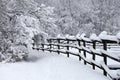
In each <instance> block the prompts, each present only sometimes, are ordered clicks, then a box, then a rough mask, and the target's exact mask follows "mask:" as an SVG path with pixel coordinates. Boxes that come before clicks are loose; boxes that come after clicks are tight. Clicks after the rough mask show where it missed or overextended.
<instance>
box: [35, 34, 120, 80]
mask: <svg viewBox="0 0 120 80" xmlns="http://www.w3.org/2000/svg"><path fill="white" fill-rule="evenodd" d="M119 36H120V33H118V34H117V35H116V36H111V35H107V34H106V33H105V32H102V33H101V34H100V35H99V36H96V35H95V34H92V35H91V36H90V38H87V37H85V34H82V35H81V36H77V37H57V38H50V39H47V40H48V43H42V44H41V47H37V48H35V47H34V46H35V45H34V44H33V49H37V50H43V51H50V52H57V53H58V54H61V53H63V54H67V57H69V56H70V55H74V56H77V57H78V58H79V60H83V61H84V64H85V65H86V64H90V65H92V68H93V69H96V68H95V67H98V68H100V69H102V70H103V74H104V75H105V76H109V77H110V78H111V79H112V80H120V65H108V64H107V63H108V61H107V59H108V58H110V59H112V60H114V61H116V62H118V63H120V53H117V54H115V53H114V52H112V53H111V52H110V51H109V50H108V44H109V46H113V44H114V45H115V46H116V45H117V46H118V47H119V44H120V37H119ZM88 44H89V45H88ZM99 45H101V47H102V48H100V49H98V48H97V46H99ZM73 48H74V49H76V50H78V52H73V51H71V50H70V49H73ZM119 49H120V48H119ZM88 54H91V55H92V58H91V59H88V58H87V57H86V56H87V55H88ZM96 56H99V57H102V58H103V62H101V63H98V62H97V61H96ZM113 70H117V71H118V72H117V73H113V72H112V71H113Z"/></svg>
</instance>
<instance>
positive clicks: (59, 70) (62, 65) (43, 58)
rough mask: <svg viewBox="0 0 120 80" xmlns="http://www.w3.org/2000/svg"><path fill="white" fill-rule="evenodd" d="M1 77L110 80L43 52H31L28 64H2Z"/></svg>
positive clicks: (11, 79) (10, 79)
mask: <svg viewBox="0 0 120 80" xmlns="http://www.w3.org/2000/svg"><path fill="white" fill-rule="evenodd" d="M0 75H1V77H0V80H109V78H107V77H105V76H103V75H102V73H100V72H98V71H96V70H95V71H94V70H92V69H91V68H90V66H85V65H83V63H81V62H80V61H78V60H76V59H72V58H67V57H65V56H63V55H57V54H55V53H54V54H53V53H49V52H45V53H43V52H42V51H39V52H38V51H31V54H30V56H29V59H28V60H27V61H26V62H25V61H23V62H18V63H12V64H11V63H1V64H0Z"/></svg>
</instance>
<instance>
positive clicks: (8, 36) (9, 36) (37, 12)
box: [0, 0, 58, 62]
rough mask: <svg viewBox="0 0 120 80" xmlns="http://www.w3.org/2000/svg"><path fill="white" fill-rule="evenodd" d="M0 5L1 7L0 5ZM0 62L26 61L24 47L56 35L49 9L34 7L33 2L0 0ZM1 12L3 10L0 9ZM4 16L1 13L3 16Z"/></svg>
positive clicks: (27, 0)
mask: <svg viewBox="0 0 120 80" xmlns="http://www.w3.org/2000/svg"><path fill="white" fill-rule="evenodd" d="M2 3H4V5H3V4H2ZM1 6H4V7H3V8H0V11H5V12H2V13H1V14H0V16H3V15H4V16H3V17H2V19H1V18H0V20H1V21H0V23H1V26H0V61H1V62H16V61H20V60H23V59H26V58H27V57H28V54H29V50H28V45H29V44H31V43H32V38H35V37H36V36H37V38H38V39H36V40H37V41H36V43H37V45H38V44H39V43H43V42H45V38H46V37H47V36H48V35H49V36H55V35H57V34H56V33H57V32H58V30H57V26H56V24H55V22H56V19H55V17H54V16H55V14H54V8H53V7H47V6H45V5H43V4H42V5H41V6H38V4H37V3H36V2H34V0H5V1H4V2H3V1H2V0H0V7H1ZM1 9H3V10H1ZM4 13H5V14H4Z"/></svg>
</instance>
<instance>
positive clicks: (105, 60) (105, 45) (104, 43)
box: [103, 41, 107, 76]
mask: <svg viewBox="0 0 120 80" xmlns="http://www.w3.org/2000/svg"><path fill="white" fill-rule="evenodd" d="M103 49H104V50H107V42H105V41H103ZM103 59H104V63H105V65H107V56H106V55H105V54H103ZM104 75H105V76H107V72H106V71H105V70H104Z"/></svg>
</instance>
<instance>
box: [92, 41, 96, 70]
mask: <svg viewBox="0 0 120 80" xmlns="http://www.w3.org/2000/svg"><path fill="white" fill-rule="evenodd" d="M93 49H96V42H94V41H93ZM92 55H93V56H92V59H93V60H95V54H94V53H93V54H92ZM93 69H95V65H94V64H93Z"/></svg>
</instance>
